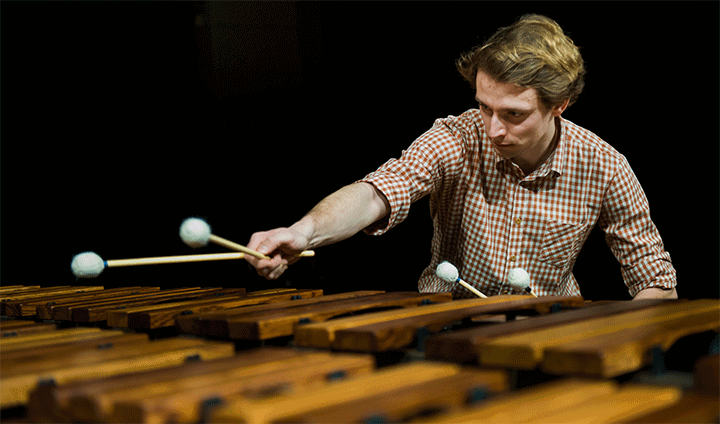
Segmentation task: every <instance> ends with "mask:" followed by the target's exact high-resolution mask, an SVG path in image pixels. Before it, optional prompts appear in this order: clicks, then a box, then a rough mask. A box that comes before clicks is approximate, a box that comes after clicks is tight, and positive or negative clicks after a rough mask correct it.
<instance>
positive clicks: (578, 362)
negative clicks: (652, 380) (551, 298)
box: [541, 310, 720, 378]
mask: <svg viewBox="0 0 720 424" xmlns="http://www.w3.org/2000/svg"><path fill="white" fill-rule="evenodd" d="M708 330H716V331H717V330H720V315H718V311H717V310H715V311H709V312H700V313H692V311H688V312H687V315H685V316H681V317H678V318H677V319H672V320H667V321H664V322H657V323H649V324H648V325H642V326H640V327H635V328H629V329H626V330H622V331H619V332H613V333H609V334H602V335H599V336H594V337H588V338H582V339H580V340H576V341H573V342H568V343H563V344H561V345H559V346H554V347H550V348H548V349H546V350H545V355H544V358H543V362H542V364H541V367H542V369H543V371H545V372H548V373H551V374H561V375H562V374H578V375H588V376H598V377H605V378H609V377H616V376H619V375H622V374H626V373H628V372H632V371H636V370H639V369H641V368H643V367H645V366H646V365H648V364H650V362H651V360H652V358H651V355H650V354H649V352H650V349H652V348H654V347H656V348H659V349H661V350H662V351H663V352H665V351H667V350H668V349H669V348H670V347H671V346H672V345H673V344H674V343H675V342H676V341H677V340H678V339H680V338H681V337H684V336H687V335H690V334H697V333H701V332H703V331H708Z"/></svg>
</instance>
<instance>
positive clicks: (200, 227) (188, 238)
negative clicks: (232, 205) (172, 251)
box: [180, 218, 210, 247]
mask: <svg viewBox="0 0 720 424" xmlns="http://www.w3.org/2000/svg"><path fill="white" fill-rule="evenodd" d="M180 238H181V239H182V241H183V242H185V244H187V245H188V246H190V247H203V246H207V244H208V240H210V226H209V225H208V224H207V222H205V221H203V220H202V219H200V218H188V219H186V220H185V221H183V223H182V225H181V226H180Z"/></svg>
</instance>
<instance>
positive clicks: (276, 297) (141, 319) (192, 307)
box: [126, 290, 323, 329]
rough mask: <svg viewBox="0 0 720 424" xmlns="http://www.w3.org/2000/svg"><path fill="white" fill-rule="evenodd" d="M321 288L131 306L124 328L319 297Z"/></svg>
mask: <svg viewBox="0 0 720 424" xmlns="http://www.w3.org/2000/svg"><path fill="white" fill-rule="evenodd" d="M322 294H323V293H322V290H297V291H292V292H287V293H276V294H268V295H263V296H244V297H235V298H233V299H218V298H216V299H207V300H202V301H187V302H174V303H168V304H164V305H158V306H156V307H153V306H148V307H139V308H131V309H128V310H127V311H126V312H127V314H128V316H127V323H128V325H127V326H128V328H135V329H153V328H161V327H172V326H174V325H175V320H176V318H177V317H180V316H187V315H194V314H203V313H213V312H216V311H221V310H225V309H234V308H240V307H242V306H247V305H256V304H259V303H264V302H279V301H281V300H290V299H292V298H293V297H306V298H307V297H315V296H322Z"/></svg>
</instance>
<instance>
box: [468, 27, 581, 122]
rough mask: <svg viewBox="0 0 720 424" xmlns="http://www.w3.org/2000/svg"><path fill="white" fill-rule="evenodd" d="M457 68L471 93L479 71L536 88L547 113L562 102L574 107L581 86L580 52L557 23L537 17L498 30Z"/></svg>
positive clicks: (509, 81)
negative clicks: (469, 87) (468, 84)
mask: <svg viewBox="0 0 720 424" xmlns="http://www.w3.org/2000/svg"><path fill="white" fill-rule="evenodd" d="M456 65H457V68H458V70H459V71H460V73H461V74H462V75H463V77H464V78H465V79H466V80H467V81H468V82H469V83H470V85H471V86H472V87H473V88H475V89H477V86H476V78H477V73H478V71H482V72H483V73H485V74H486V75H488V76H490V77H491V78H492V79H494V80H495V81H497V82H500V83H509V84H516V85H518V86H520V87H524V88H534V89H535V90H536V91H537V95H538V97H539V99H540V101H541V103H542V104H543V105H544V106H545V107H546V108H548V109H552V108H553V107H555V106H558V105H559V104H561V103H564V102H565V100H568V106H569V105H571V104H573V103H574V102H575V101H576V100H577V98H578V96H579V95H580V93H581V92H582V89H583V87H584V85H585V83H584V79H583V77H584V75H585V66H584V64H583V60H582V56H581V55H580V51H579V50H578V48H577V47H576V46H575V44H574V43H573V41H572V40H571V39H570V38H569V37H568V36H566V35H565V33H564V32H563V30H562V28H560V26H559V25H558V24H557V23H556V22H555V21H553V20H552V19H549V18H546V17H544V16H540V15H525V16H523V17H521V18H520V19H519V20H518V21H517V22H515V23H514V24H512V25H510V26H509V27H505V28H500V29H499V30H498V31H497V32H496V33H495V34H494V35H493V36H492V37H490V38H489V39H488V40H487V41H486V42H485V43H484V44H483V45H480V46H478V47H476V48H474V49H473V50H471V51H470V52H468V53H466V54H464V55H463V56H462V57H461V58H460V59H459V60H458V61H457V63H456Z"/></svg>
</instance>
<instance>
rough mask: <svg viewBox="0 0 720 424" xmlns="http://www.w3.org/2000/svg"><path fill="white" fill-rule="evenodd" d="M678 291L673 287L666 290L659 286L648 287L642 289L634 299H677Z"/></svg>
mask: <svg viewBox="0 0 720 424" xmlns="http://www.w3.org/2000/svg"><path fill="white" fill-rule="evenodd" d="M677 298H678V295H677V291H676V290H675V289H674V288H673V289H670V290H665V289H661V288H657V287H648V288H646V289H643V290H640V291H639V292H638V293H637V294H636V295H635V297H634V298H633V300H640V299H677Z"/></svg>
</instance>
